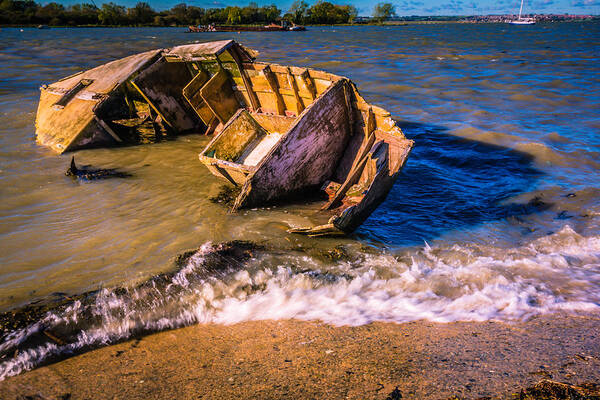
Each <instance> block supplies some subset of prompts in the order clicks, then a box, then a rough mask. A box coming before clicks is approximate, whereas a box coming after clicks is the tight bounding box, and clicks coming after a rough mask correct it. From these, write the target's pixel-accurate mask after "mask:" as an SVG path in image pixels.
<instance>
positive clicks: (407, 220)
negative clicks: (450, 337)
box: [0, 23, 600, 379]
mask: <svg viewBox="0 0 600 400" xmlns="http://www.w3.org/2000/svg"><path fill="white" fill-rule="evenodd" d="M599 37H600V24H597V23H583V24H578V23H565V24H548V25H544V24H538V25H534V26H509V25H500V24H486V25H470V24H464V25H462V24H439V25H409V26H398V27H335V28H323V27H313V28H310V29H309V30H308V31H307V32H296V33H278V32H270V33H250V32H245V33H244V32H242V33H240V34H237V33H234V34H221V33H200V34H188V33H185V32H184V29H181V28H177V29H175V28H172V29H158V28H157V29H151V28H143V29H142V28H140V29H51V30H36V29H23V30H20V29H5V28H3V29H2V30H1V31H0V132H1V134H0V311H5V310H9V309H11V308H14V307H18V306H22V305H24V304H27V303H29V302H31V301H36V300H39V299H43V298H46V297H47V296H49V295H51V294H52V293H56V292H60V293H66V294H68V295H72V294H78V293H83V292H86V291H95V290H98V289H102V288H104V289H102V290H100V291H99V292H96V293H97V294H96V295H95V297H94V298H93V299H92V300H90V299H88V300H87V301H86V302H79V301H76V302H74V303H72V304H70V306H69V307H67V308H66V309H61V310H59V311H55V312H52V313H49V314H48V315H47V316H46V317H45V319H44V320H43V321H42V322H41V323H37V324H32V325H30V326H28V327H26V328H22V329H20V330H17V331H14V332H12V333H10V334H8V335H5V336H4V338H3V343H2V344H0V353H4V354H8V352H9V351H10V353H11V354H12V351H13V350H14V348H18V347H19V346H20V345H22V344H23V343H26V342H27V341H28V340H30V339H28V338H30V337H31V335H33V334H35V332H39V331H40V330H41V329H48V328H51V329H55V331H61V332H63V335H65V337H70V338H71V339H70V340H69V343H68V344H65V345H63V346H60V345H58V344H56V343H46V344H43V345H41V344H40V345H39V346H38V345H36V344H35V343H34V344H30V345H29V347H30V350H29V352H27V351H23V352H21V353H19V356H18V357H14V358H12V359H10V360H8V359H6V360H5V361H3V364H0V379H1V378H2V377H4V376H7V375H11V374H14V373H17V372H18V371H21V370H22V369H23V368H30V367H32V366H35V365H37V363H38V362H40V361H43V360H44V359H45V358H46V357H47V356H48V355H53V354H54V355H56V354H60V353H63V352H65V351H67V352H68V351H73V350H76V349H78V348H82V347H85V346H88V345H98V344H103V343H109V342H111V341H112V340H117V339H119V338H123V337H127V336H128V335H130V334H132V333H135V332H138V331H140V330H142V331H143V330H155V329H164V328H169V327H176V326H182V325H185V324H189V323H195V322H208V321H212V322H219V323H232V322H238V321H244V320H251V319H266V318H299V319H307V320H323V321H325V322H329V323H333V324H363V323H368V322H370V321H374V320H384V321H396V322H402V321H409V320H415V319H422V318H426V319H430V320H434V321H454V320H485V319H491V318H496V319H513V318H524V317H527V316H530V315H535V314H539V313H547V312H554V311H558V310H571V311H574V312H579V311H597V310H598V309H599V308H600V224H599V221H600V190H599V188H600V174H599V172H598V171H599V168H600V114H599V112H598V110H600V104H599V103H600V101H599V100H600V73H599V72H600V71H599V67H598V66H599V65H600V44H599V42H598V38H599ZM228 38H233V39H235V40H237V41H239V42H241V43H243V44H244V45H246V46H248V47H251V48H254V49H256V50H258V51H259V52H260V56H259V60H260V61H269V62H276V63H280V64H289V65H297V66H308V67H313V68H317V69H324V70H327V71H330V72H333V73H336V74H339V75H344V76H347V77H349V78H351V79H352V80H353V81H354V82H355V83H356V84H357V85H358V87H359V89H360V91H361V93H362V94H363V95H364V96H365V97H366V98H367V99H368V100H369V101H370V102H372V103H374V104H377V105H380V106H382V107H384V108H385V109H387V110H389V111H390V112H391V113H392V115H393V116H394V117H395V118H396V119H397V120H398V121H399V125H400V126H401V127H402V129H403V131H404V133H405V134H406V136H407V137H409V138H411V139H414V141H415V148H414V150H413V152H412V154H411V156H410V158H409V160H408V163H407V165H406V166H405V168H404V170H403V173H402V175H401V176H400V178H399V179H398V181H397V183H396V185H395V186H394V188H393V190H392V192H391V193H390V195H389V197H388V199H387V201H386V202H385V203H384V204H383V205H382V206H380V207H379V209H378V210H377V211H376V212H375V213H374V214H373V215H372V216H371V218H369V219H368V220H367V221H366V223H365V224H364V225H363V226H362V227H361V228H360V229H359V230H358V231H357V232H356V233H355V234H354V235H353V236H352V237H349V238H345V239H335V240H334V239H324V240H323V239H322V240H317V239H307V238H303V237H296V236H293V235H290V234H287V233H286V229H287V228H288V227H290V226H300V225H306V224H307V223H308V222H310V220H311V219H312V218H313V216H312V213H313V210H314V208H313V207H311V206H310V205H302V206H281V207H274V208H268V209H257V210H247V211H244V212H242V213H239V214H229V213H227V210H226V209H225V208H224V207H222V206H221V205H219V204H213V203H211V202H210V201H209V200H208V198H209V197H211V196H213V195H215V194H217V193H218V191H219V189H220V187H221V185H222V182H220V181H219V180H218V179H217V178H216V177H213V176H212V175H210V173H209V172H208V171H207V170H206V169H205V167H204V166H202V165H201V164H200V163H199V161H198V159H197V154H198V153H199V152H200V151H201V149H202V148H203V146H204V145H206V144H207V142H208V139H207V138H205V137H202V136H195V135H188V136H182V137H180V138H178V139H177V140H175V141H169V142H163V143H160V144H155V145H146V146H137V147H126V148H117V149H98V150H85V151H78V152H76V153H75V156H76V158H77V160H78V161H79V162H80V163H83V164H92V165H94V166H100V167H110V168H119V169H120V170H123V171H126V172H128V173H130V174H132V175H133V176H132V177H131V178H127V179H114V180H105V181H98V182H88V183H84V182H77V181H73V180H72V179H71V178H69V177H66V176H65V175H64V172H65V170H66V169H67V167H68V163H69V161H70V155H64V156H57V155H55V154H53V153H52V152H51V151H50V150H49V149H46V148H42V147H38V146H36V144H35V140H34V129H35V128H34V119H35V112H36V107H37V101H38V96H39V91H38V87H39V86H40V85H41V84H43V83H51V82H54V81H56V80H58V79H60V78H62V77H64V76H67V75H70V74H72V73H75V72H77V71H79V70H84V69H89V68H91V67H94V66H97V65H99V64H102V63H105V62H108V61H111V60H114V59H117V58H121V57H124V56H127V55H130V54H133V53H137V52H142V51H145V50H149V49H153V48H161V47H170V46H173V45H178V44H184V43H191V42H195V41H210V40H221V39H228ZM234 239H243V240H252V241H255V242H258V243H260V244H262V245H263V246H265V247H266V249H265V250H261V251H259V252H257V253H251V254H250V256H249V257H250V258H249V259H245V260H237V259H233V258H232V259H231V260H229V261H230V263H231V265H230V267H231V268H230V269H228V270H227V271H226V272H222V273H219V274H216V275H214V274H212V275H211V274H208V273H207V271H208V270H209V269H208V270H207V266H206V257H209V255H210V254H211V252H213V251H215V249H218V246H219V245H218V243H221V242H224V241H229V240H234ZM336 246H337V248H338V249H341V250H340V251H339V252H341V253H342V257H337V256H338V255H339V254H338V253H335V257H329V258H328V257H321V256H320V254H324V253H326V252H327V251H329V250H331V249H332V248H334V247H336ZM200 247H201V250H200V251H199V252H198V253H196V254H195V255H194V256H193V257H191V258H190V259H189V260H187V261H186V263H185V265H183V266H180V267H176V266H175V265H174V263H173V258H174V257H175V256H176V255H177V254H180V253H182V252H184V251H186V250H190V249H194V248H200ZM307 249H308V250H307ZM330 258H333V259H334V260H331V259H330ZM178 268H179V269H178ZM159 273H167V275H162V278H161V280H160V281H159V282H158V283H156V281H149V279H150V278H151V277H152V276H154V275H156V274H159ZM117 286H119V287H121V288H122V289H119V290H113V289H114V288H115V287H117ZM78 315H87V316H88V317H87V318H86V319H82V318H81V317H78ZM30 341H31V340H30ZM27 343H29V342H27ZM36 346H38V347H36ZM11 349H12V350H11Z"/></svg>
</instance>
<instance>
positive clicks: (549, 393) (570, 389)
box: [447, 379, 600, 400]
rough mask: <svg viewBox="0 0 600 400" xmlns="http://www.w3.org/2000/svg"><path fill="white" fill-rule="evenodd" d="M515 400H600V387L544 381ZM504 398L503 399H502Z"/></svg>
mask: <svg viewBox="0 0 600 400" xmlns="http://www.w3.org/2000/svg"><path fill="white" fill-rule="evenodd" d="M510 397H511V398H512V399H514V400H600V385H598V384H597V383H583V384H580V385H572V384H570V383H562V382H556V381H553V380H550V379H542V380H541V381H539V382H538V383H536V384H535V385H533V386H530V387H528V388H524V389H521V390H520V391H519V392H517V393H513V394H512V396H510ZM496 398H500V397H496V396H494V397H488V396H486V397H479V398H477V400H491V399H496ZM502 398H503V397H502ZM463 399H464V397H461V396H458V395H455V396H451V397H449V398H448V399H447V400H463Z"/></svg>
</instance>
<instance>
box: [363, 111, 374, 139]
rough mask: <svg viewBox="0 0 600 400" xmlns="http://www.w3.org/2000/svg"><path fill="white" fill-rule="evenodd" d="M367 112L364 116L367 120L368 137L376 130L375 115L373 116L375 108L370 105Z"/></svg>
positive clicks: (366, 130) (366, 132) (366, 133)
mask: <svg viewBox="0 0 600 400" xmlns="http://www.w3.org/2000/svg"><path fill="white" fill-rule="evenodd" d="M365 114H366V115H365V116H364V117H363V118H364V121H365V137H366V138H368V137H369V136H370V135H371V132H373V131H374V130H375V117H374V116H373V109H372V108H371V107H370V106H369V108H368V109H367V111H366V113H365Z"/></svg>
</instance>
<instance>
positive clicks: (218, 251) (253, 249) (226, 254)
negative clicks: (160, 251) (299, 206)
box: [169, 240, 265, 276]
mask: <svg viewBox="0 0 600 400" xmlns="http://www.w3.org/2000/svg"><path fill="white" fill-rule="evenodd" d="M263 250H265V247H264V246H262V245H260V244H257V243H254V242H251V241H247V240H233V241H230V242H225V243H220V244H218V245H217V246H216V247H215V248H214V249H213V251H211V252H209V253H207V254H204V255H203V257H204V260H203V262H202V269H203V271H202V275H204V274H206V276H211V275H212V276H214V275H215V274H216V275H221V274H222V273H223V272H230V271H232V270H238V269H240V268H241V267H242V264H243V263H244V262H245V261H248V260H249V259H250V258H253V257H256V256H257V255H258V252H260V251H263ZM198 251H199V249H196V250H190V251H186V252H184V253H182V254H179V255H178V256H177V257H175V259H174V261H173V262H174V264H175V265H176V266H177V267H178V268H179V269H181V268H184V267H185V266H186V265H187V264H188V263H189V261H190V259H191V258H192V257H193V256H194V255H196V254H197V253H198ZM169 275H171V274H169Z"/></svg>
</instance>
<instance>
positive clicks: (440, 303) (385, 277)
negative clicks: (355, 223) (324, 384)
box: [0, 225, 600, 380]
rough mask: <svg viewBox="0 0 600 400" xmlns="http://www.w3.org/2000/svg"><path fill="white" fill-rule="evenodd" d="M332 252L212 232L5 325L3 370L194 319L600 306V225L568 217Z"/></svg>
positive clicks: (498, 314)
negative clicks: (394, 250)
mask: <svg viewBox="0 0 600 400" xmlns="http://www.w3.org/2000/svg"><path fill="white" fill-rule="evenodd" d="M341 254H342V256H341V257H339V259H338V260H337V261H335V262H324V261H323V260H322V259H319V257H316V256H314V255H309V254H306V253H302V252H299V251H297V252H290V251H289V250H288V251H285V250H272V249H269V250H267V249H265V248H262V247H256V248H255V247H252V246H251V245H249V244H247V243H245V242H243V243H241V244H240V243H237V244H236V243H233V244H232V243H228V244H218V245H213V244H211V243H206V244H204V245H203V246H202V247H201V248H200V249H198V250H197V251H195V252H190V253H189V254H187V255H184V256H183V258H181V257H180V260H179V261H180V264H179V265H180V268H179V270H178V271H177V272H175V273H172V274H170V275H160V276H157V277H155V278H154V279H152V280H150V281H148V282H145V283H143V284H141V285H138V286H136V287H134V288H118V289H112V290H109V289H103V290H101V291H99V292H97V293H94V294H93V295H90V296H86V297H81V298H78V299H77V300H74V301H73V302H71V303H69V304H68V305H66V306H64V307H62V308H58V309H56V310H53V311H49V312H47V313H46V314H45V315H44V316H43V317H42V318H41V319H39V320H38V321H37V322H35V323H32V324H29V325H27V326H24V327H21V328H19V329H17V330H14V331H12V332H10V333H7V334H6V335H5V336H4V338H3V340H2V344H0V356H1V357H2V358H0V380H3V379H5V378H7V377H9V376H12V375H16V374H19V373H20V372H22V371H24V370H28V369H31V368H34V367H36V366H38V365H40V364H42V363H46V362H50V361H52V360H55V359H58V358H60V357H64V356H66V355H71V354H74V353H77V352H81V351H85V350H86V349H89V348H93V347H97V346H102V345H107V344H110V343H114V342H116V341H119V340H123V339H127V338H130V337H132V336H135V335H140V334H144V333H148V332H154V331H160V330H164V329H172V328H177V327H182V326H187V325H191V324H195V323H218V324H234V323H238V322H243V321H250V320H266V319H292V318H293V319H299V320H306V321H323V322H325V323H329V324H333V325H362V324H367V323H370V322H373V321H387V322H407V321H414V320H419V319H426V320H430V321H438V322H450V321H483V320H489V319H498V320H514V319H524V318H528V317H531V316H534V315H538V314H543V313H549V312H555V311H567V312H568V311H578V312H594V311H598V310H599V309H600V290H598V289H599V288H600V237H599V236H590V237H584V236H581V235H579V234H577V233H576V232H575V231H574V230H573V229H572V228H571V227H570V226H568V225H566V226H564V227H563V228H562V229H561V230H560V231H559V232H557V233H554V234H551V235H548V236H545V237H542V238H539V239H536V240H534V241H532V242H530V243H528V244H526V245H523V246H520V247H515V248H510V249H504V248H494V247H493V246H483V245H475V244H471V245H463V246H459V245H453V246H446V247H443V246H440V247H435V246H434V247H430V246H429V245H427V244H426V245H425V246H424V247H423V248H420V249H418V250H411V251H407V250H404V251H403V252H401V253H398V254H387V253H379V254H369V253H365V252H359V253H358V254H351V253H345V252H344V251H341Z"/></svg>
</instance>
